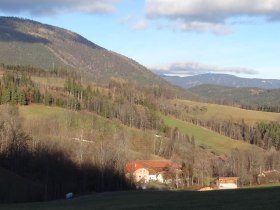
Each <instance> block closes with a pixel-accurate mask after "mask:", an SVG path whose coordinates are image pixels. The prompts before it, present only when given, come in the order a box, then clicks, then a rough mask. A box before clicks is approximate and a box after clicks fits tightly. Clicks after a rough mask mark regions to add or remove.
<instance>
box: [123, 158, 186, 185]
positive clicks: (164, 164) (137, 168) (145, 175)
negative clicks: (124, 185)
mask: <svg viewBox="0 0 280 210" xmlns="http://www.w3.org/2000/svg"><path fill="white" fill-rule="evenodd" d="M180 172H181V165H180V164H177V163H174V162H172V161H170V160H138V161H133V162H130V163H128V164H126V166H125V174H126V177H127V178H130V179H131V180H133V181H134V182H135V183H148V182H150V181H157V182H160V183H171V182H172V177H175V178H177V177H178V174H179V173H180Z"/></svg>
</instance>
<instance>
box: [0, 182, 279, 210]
mask: <svg viewBox="0 0 280 210" xmlns="http://www.w3.org/2000/svg"><path fill="white" fill-rule="evenodd" d="M279 194H280V188H276V187H275V188H262V189H239V190H226V191H211V192H190V191H189V192H170V191H169V192H168V191H133V192H115V193H100V194H93V195H89V196H84V197H81V198H75V199H72V200H59V201H51V202H43V203H27V204H9V205H2V206H1V205H0V208H1V209H6V210H17V209H21V210H51V209H59V210H64V209H65V210H66V209H67V210H92V209H94V210H99V209H110V210H120V209H127V210H128V209H133V210H144V209H145V210H147V209H155V210H157V209H160V210H165V209H166V210H169V209H227V210H231V209H233V210H236V209H246V210H247V209H262V210H263V209H279V204H280V201H279Z"/></svg>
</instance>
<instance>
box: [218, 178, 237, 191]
mask: <svg viewBox="0 0 280 210" xmlns="http://www.w3.org/2000/svg"><path fill="white" fill-rule="evenodd" d="M216 184H217V189H219V190H229V189H237V188H238V177H219V178H218V180H217V182H216Z"/></svg>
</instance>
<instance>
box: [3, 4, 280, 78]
mask: <svg viewBox="0 0 280 210" xmlns="http://www.w3.org/2000/svg"><path fill="white" fill-rule="evenodd" d="M0 15H1V16H16V17H21V18H28V19H32V20H35V21H39V22H42V23H46V24H50V25H54V26H58V27H62V28H65V29H68V30H71V31H73V32H76V33H78V34H81V35H82V36H84V37H85V38H87V39H88V40H90V41H92V42H94V43H96V44H98V45H100V46H102V47H104V48H106V49H108V50H111V51H115V52H118V53H120V54H123V55H125V56H127V57H130V58H132V59H134V60H136V61H137V62H139V63H141V64H142V65H144V66H146V67H148V68H150V69H153V70H156V71H157V72H161V73H163V74H166V75H177V76H188V75H195V74H201V73H227V74H233V75H236V76H240V77H248V78H267V79H280V0H20V1H19V0H0Z"/></svg>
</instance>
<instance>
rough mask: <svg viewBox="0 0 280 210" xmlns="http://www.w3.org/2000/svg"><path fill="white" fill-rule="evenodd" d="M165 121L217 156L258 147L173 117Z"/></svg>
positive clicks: (165, 118)
mask: <svg viewBox="0 0 280 210" xmlns="http://www.w3.org/2000/svg"><path fill="white" fill-rule="evenodd" d="M163 119H164V122H165V123H166V124H167V125H169V126H171V127H173V128H175V127H177V128H178V129H179V130H180V131H181V132H182V133H185V134H188V135H189V137H190V138H191V136H194V138H195V143H196V145H203V146H204V147H206V148H207V149H208V150H210V151H213V152H215V153H216V154H227V153H229V152H230V151H231V150H232V149H235V148H238V149H248V148H250V147H255V148H257V147H256V146H253V145H250V144H248V143H244V142H242V141H239V140H233V139H231V138H229V137H226V136H223V135H220V134H218V133H215V132H213V131H211V130H209V129H207V128H203V127H200V126H197V125H194V124H192V123H189V122H185V121H182V120H178V119H175V118H173V117H166V116H163Z"/></svg>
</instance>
